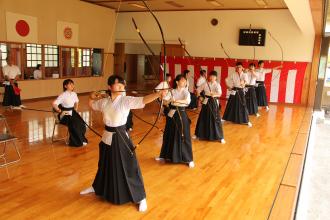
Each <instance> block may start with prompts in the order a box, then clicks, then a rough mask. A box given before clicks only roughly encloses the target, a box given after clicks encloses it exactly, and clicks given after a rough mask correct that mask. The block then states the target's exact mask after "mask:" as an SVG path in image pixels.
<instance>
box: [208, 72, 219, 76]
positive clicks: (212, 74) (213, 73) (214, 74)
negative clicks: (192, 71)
mask: <svg viewBox="0 0 330 220" xmlns="http://www.w3.org/2000/svg"><path fill="white" fill-rule="evenodd" d="M209 76H215V77H218V73H217V71H215V70H212V71H211V72H210V73H209Z"/></svg>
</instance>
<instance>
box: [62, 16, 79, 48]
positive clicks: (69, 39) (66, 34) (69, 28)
mask: <svg viewBox="0 0 330 220" xmlns="http://www.w3.org/2000/svg"><path fill="white" fill-rule="evenodd" d="M78 34H79V25H78V24H75V23H70V22H65V21H58V22H57V44H58V45H66V46H78V44H79V38H78Z"/></svg>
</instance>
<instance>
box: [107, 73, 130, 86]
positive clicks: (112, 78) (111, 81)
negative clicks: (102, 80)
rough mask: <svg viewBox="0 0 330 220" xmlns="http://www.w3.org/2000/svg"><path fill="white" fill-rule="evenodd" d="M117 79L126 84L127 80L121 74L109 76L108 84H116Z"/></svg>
mask: <svg viewBox="0 0 330 220" xmlns="http://www.w3.org/2000/svg"><path fill="white" fill-rule="evenodd" d="M116 80H118V83H120V84H123V85H126V83H125V80H124V79H123V78H122V77H121V76H118V75H112V76H109V78H108V86H112V85H113V84H115V83H116Z"/></svg>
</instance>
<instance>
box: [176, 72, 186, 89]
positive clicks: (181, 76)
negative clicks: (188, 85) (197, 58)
mask: <svg viewBox="0 0 330 220" xmlns="http://www.w3.org/2000/svg"><path fill="white" fill-rule="evenodd" d="M182 78H185V79H186V77H184V76H183V75H177V76H176V77H175V79H174V82H173V89H176V88H178V84H177V82H179V81H180V80H181V79H182Z"/></svg>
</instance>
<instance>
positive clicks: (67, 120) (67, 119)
mask: <svg viewBox="0 0 330 220" xmlns="http://www.w3.org/2000/svg"><path fill="white" fill-rule="evenodd" d="M59 108H60V109H61V110H63V111H72V115H64V116H63V117H62V118H60V115H59V119H60V123H61V124H63V125H66V126H68V129H69V135H70V137H69V146H72V147H81V146H83V143H84V142H85V143H87V142H88V141H87V138H86V137H85V133H86V125H85V123H84V120H83V119H82V118H81V116H80V115H79V114H78V113H77V112H76V111H75V110H74V108H64V107H62V106H61V105H60V106H59Z"/></svg>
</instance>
